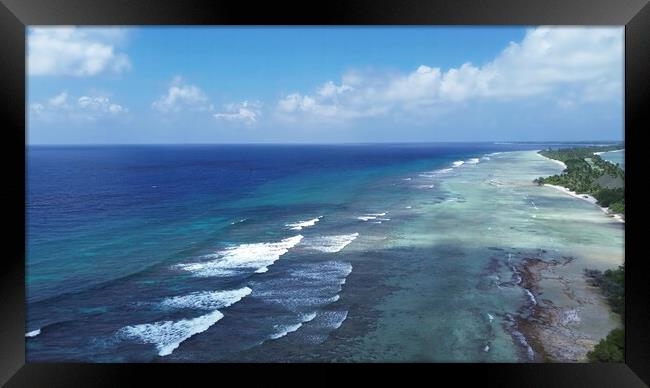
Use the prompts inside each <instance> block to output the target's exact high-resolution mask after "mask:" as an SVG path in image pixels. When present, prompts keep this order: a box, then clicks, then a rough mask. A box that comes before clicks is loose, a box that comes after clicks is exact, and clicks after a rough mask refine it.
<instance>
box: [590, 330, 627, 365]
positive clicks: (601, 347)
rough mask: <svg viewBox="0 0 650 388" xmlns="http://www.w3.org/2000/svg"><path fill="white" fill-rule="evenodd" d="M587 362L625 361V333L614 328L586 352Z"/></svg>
mask: <svg viewBox="0 0 650 388" xmlns="http://www.w3.org/2000/svg"><path fill="white" fill-rule="evenodd" d="M587 359H588V360H589V362H625V333H624V331H623V329H614V330H612V331H610V332H609V334H608V335H607V337H605V338H604V339H602V340H600V342H599V343H598V344H596V346H595V347H594V350H592V351H591V352H589V353H587Z"/></svg>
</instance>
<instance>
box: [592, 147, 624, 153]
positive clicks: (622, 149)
mask: <svg viewBox="0 0 650 388" xmlns="http://www.w3.org/2000/svg"><path fill="white" fill-rule="evenodd" d="M621 151H625V148H621V149H620V150H613V151H603V152H594V155H602V154H607V153H610V152H621Z"/></svg>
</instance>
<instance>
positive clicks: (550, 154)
mask: <svg viewBox="0 0 650 388" xmlns="http://www.w3.org/2000/svg"><path fill="white" fill-rule="evenodd" d="M623 147H624V145H622V144H617V145H614V146H607V147H579V148H564V149H557V150H552V149H550V148H549V149H547V150H543V151H540V152H539V154H540V155H542V156H546V157H547V158H550V159H555V160H559V161H561V162H563V163H564V164H566V166H567V168H566V169H565V170H564V171H563V172H562V174H560V175H553V176H549V177H546V178H542V177H540V178H537V179H535V180H534V182H535V183H537V184H538V185H543V184H550V185H557V186H563V187H566V188H567V189H569V190H571V191H575V192H576V193H578V194H589V195H592V196H593V197H594V198H596V200H597V201H598V204H599V205H600V206H604V207H609V209H610V211H611V212H613V213H619V214H625V189H624V187H625V172H624V171H623V169H621V168H620V167H619V166H618V164H614V163H610V162H608V161H606V160H604V159H603V158H601V157H600V156H599V155H595V154H594V153H595V152H606V151H613V150H617V149H621V148H623Z"/></svg>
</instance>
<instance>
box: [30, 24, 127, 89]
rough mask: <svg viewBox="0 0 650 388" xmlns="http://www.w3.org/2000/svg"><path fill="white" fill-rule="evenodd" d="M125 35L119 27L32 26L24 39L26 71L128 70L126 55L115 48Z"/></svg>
mask: <svg viewBox="0 0 650 388" xmlns="http://www.w3.org/2000/svg"><path fill="white" fill-rule="evenodd" d="M125 36H126V32H125V31H124V30H122V29H119V28H105V29H96V28H77V27H39V28H32V29H30V33H29V35H28V39H27V42H28V58H27V67H28V73H29V75H30V76H45V75H67V76H77V77H85V76H93V75H97V74H100V73H103V72H114V73H119V72H122V71H124V70H128V69H130V68H131V64H130V62H129V58H128V56H127V55H126V54H124V53H121V52H117V50H116V45H117V44H120V43H121V42H122V41H124V39H125Z"/></svg>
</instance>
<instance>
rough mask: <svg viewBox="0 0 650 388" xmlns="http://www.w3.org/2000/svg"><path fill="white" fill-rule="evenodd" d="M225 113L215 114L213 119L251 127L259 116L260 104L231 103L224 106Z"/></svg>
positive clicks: (246, 102)
mask: <svg viewBox="0 0 650 388" xmlns="http://www.w3.org/2000/svg"><path fill="white" fill-rule="evenodd" d="M224 108H225V112H219V113H215V114H214V117H215V118H216V119H218V120H225V121H229V122H234V123H242V124H245V125H253V124H255V123H256V122H257V120H258V117H259V116H260V108H261V104H260V103H259V102H249V101H244V102H241V103H231V104H227V105H226V106H224Z"/></svg>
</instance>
